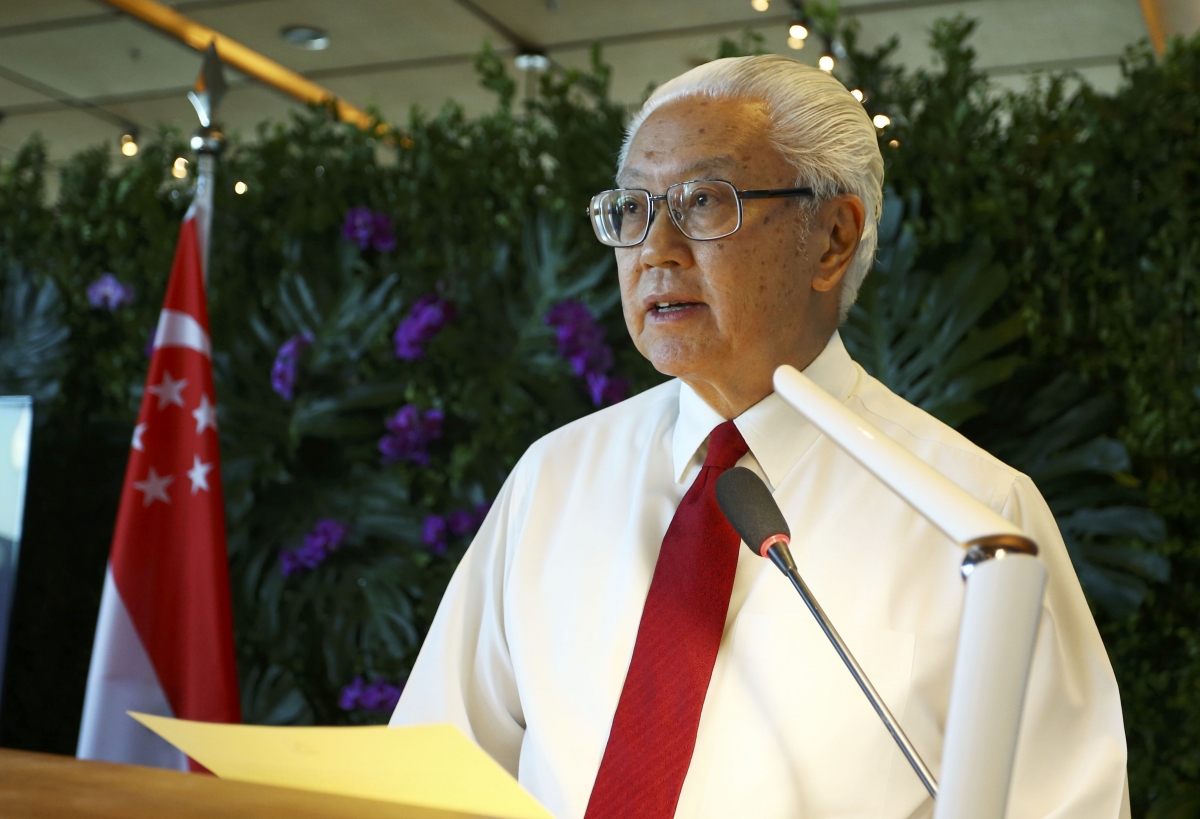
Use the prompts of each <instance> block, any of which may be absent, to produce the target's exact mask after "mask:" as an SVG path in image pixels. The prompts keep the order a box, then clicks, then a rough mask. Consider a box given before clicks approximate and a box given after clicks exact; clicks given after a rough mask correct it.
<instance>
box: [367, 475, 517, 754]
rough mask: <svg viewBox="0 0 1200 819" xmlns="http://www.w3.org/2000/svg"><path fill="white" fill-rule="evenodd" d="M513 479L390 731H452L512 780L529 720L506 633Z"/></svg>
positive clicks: (447, 601)
mask: <svg viewBox="0 0 1200 819" xmlns="http://www.w3.org/2000/svg"><path fill="white" fill-rule="evenodd" d="M516 473H517V471H516V470H514V472H513V474H512V475H510V476H509V479H508V481H506V482H505V484H504V487H503V488H502V489H501V490H500V494H499V496H497V498H496V501H495V502H494V503H493V504H492V508H491V510H490V511H489V512H488V514H487V517H486V519H485V520H484V522H483V524H482V525H481V526H480V528H479V532H478V533H477V534H476V535H475V539H474V540H473V541H472V543H471V545H470V547H469V548H468V549H467V552H466V554H465V555H464V556H463V559H462V561H461V562H460V563H459V565H458V568H457V569H456V570H455V572H454V576H453V577H452V578H451V580H450V584H449V585H448V586H447V587H446V593H445V595H443V597H442V602H441V604H440V605H439V606H438V610H437V614H436V615H435V616H434V618H433V624H432V625H431V626H430V628H429V634H428V635H426V637H425V642H424V644H423V645H422V646H421V652H420V654H419V655H418V656H417V661H416V663H415V664H414V665H413V670H412V674H411V675H409V678H408V682H407V683H406V684H405V686H404V693H403V694H402V695H401V697H400V702H399V703H398V704H397V705H396V710H395V711H394V712H393V713H392V718H391V721H390V723H389V724H390V725H391V726H392V727H397V726H401V725H426V724H430V723H446V722H448V723H451V724H453V725H455V726H457V727H458V728H459V729H460V730H461V731H462V732H463V733H464V734H466V735H467V737H469V738H470V739H471V740H473V741H474V742H475V743H477V744H478V745H479V746H480V747H481V748H483V750H485V751H486V752H487V753H488V754H489V755H490V756H491V757H492V758H493V759H495V760H496V761H497V762H499V763H500V765H502V766H503V767H504V768H505V769H506V770H507V771H508V772H509V773H510V774H512V775H513V776H514V777H515V776H516V775H517V763H518V760H519V758H520V753H521V741H522V738H523V737H524V734H525V717H524V714H523V713H522V711H521V702H520V697H519V696H518V692H517V684H516V679H515V677H514V674H513V665H512V658H511V656H510V654H509V650H508V642H507V639H506V636H505V628H504V625H505V624H504V594H503V590H504V583H505V576H506V571H505V569H506V555H507V552H508V549H507V545H508V535H509V527H510V521H511V520H512V504H513V483H514V480H515V475H516Z"/></svg>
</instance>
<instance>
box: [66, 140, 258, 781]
mask: <svg viewBox="0 0 1200 819" xmlns="http://www.w3.org/2000/svg"><path fill="white" fill-rule="evenodd" d="M202 159H206V160H208V162H211V161H212V160H211V158H209V157H203V158H202ZM206 176H207V174H204V173H202V174H201V185H200V190H199V191H198V192H197V196H196V200H195V201H194V202H193V204H192V207H191V209H190V210H189V211H188V214H187V216H186V217H185V219H184V222H183V225H182V227H181V228H180V230H179V244H178V246H177V247H176V249H175V262H174V264H173V265H172V266H171V281H170V283H169V284H168V286H167V295H166V299H165V300H164V302H163V309H162V313H161V314H160V316H159V321H158V330H157V332H156V333H155V337H154V352H153V355H152V357H151V360H150V373H149V375H148V377H147V378H146V392H145V394H144V395H143V396H142V406H141V411H140V412H139V413H138V423H137V427H136V429H135V430H134V433H133V442H132V444H131V449H130V451H129V464H128V466H127V467H126V470H125V484H124V488H123V490H122V493H121V506H120V511H119V512H118V515H117V527H116V531H115V533H114V534H113V543H112V551H111V553H110V555H109V564H108V572H107V574H106V575H105V580H104V596H103V599H102V601H101V603H100V618H99V620H98V622H97V624H96V640H95V643H94V646H93V648H92V662H91V669H90V671H89V673H88V683H87V694H86V696H85V698H84V705H83V720H82V723H81V725H80V731H79V746H78V750H77V756H79V757H80V758H81V759H103V760H108V761H110V762H128V763H134V764H140V765H154V766H158V767H163V768H176V769H180V770H187V769H188V760H187V757H185V756H184V755H183V753H181V752H180V751H178V750H176V749H175V748H173V747H172V746H170V745H169V744H167V743H166V742H165V741H163V740H162V739H160V738H159V737H157V736H156V735H154V734H153V733H151V732H150V731H149V730H148V729H146V728H144V727H142V726H141V725H140V724H138V723H137V722H135V721H134V720H133V719H131V718H130V717H129V716H127V715H126V713H125V712H126V711H141V712H144V713H150V714H159V715H163V716H171V717H179V718H182V719H193V720H205V721H209V722H240V721H241V708H240V705H239V700H238V684H237V670H236V666H235V659H234V649H233V622H232V613H231V609H230V600H229V563H228V558H227V555H226V550H225V512H224V504H223V498H222V494H221V471H220V465H219V459H218V453H217V414H216V407H215V404H214V401H215V396H214V393H213V378H212V360H211V347H210V343H209V335H208V307H207V304H206V300H205V295H204V279H205V277H204V264H205V258H206V256H207V254H206V253H205V252H204V250H205V245H206V244H207V242H206V240H207V233H208V231H207V226H208V213H209V210H210V207H211V205H210V203H211V201H212V200H211V193H210V190H211V189H210V188H209V186H208V185H207V184H205V183H207V182H208V179H207V178H205V177H206Z"/></svg>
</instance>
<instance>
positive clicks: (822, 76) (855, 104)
mask: <svg viewBox="0 0 1200 819" xmlns="http://www.w3.org/2000/svg"><path fill="white" fill-rule="evenodd" d="M688 97H707V98H709V99H730V98H733V99H744V100H752V101H757V102H761V103H763V104H765V105H766V107H767V111H768V115H769V117H770V123H771V133H770V134H769V138H770V140H771V142H772V144H773V145H774V146H775V147H776V149H778V151H779V152H780V153H781V154H782V155H783V157H784V159H786V160H787V162H788V163H789V164H790V165H791V166H792V167H793V168H795V169H796V175H797V184H798V185H800V186H808V187H811V188H812V189H813V191H814V192H815V193H816V195H817V198H818V199H820V198H824V197H829V196H835V195H837V194H840V193H853V194H856V195H857V196H858V197H859V198H860V199H861V200H862V201H863V205H864V206H865V207H866V211H867V214H866V216H867V218H866V222H865V224H864V226H863V232H862V239H861V241H860V242H859V245H858V251H857V252H856V253H855V256H854V258H853V259H852V260H851V262H850V267H849V269H848V270H847V271H846V277H845V280H844V282H843V284H842V292H841V301H840V312H841V318H842V319H845V317H846V315H847V313H849V312H850V308H851V306H853V304H854V300H855V299H856V298H857V297H858V289H859V287H861V286H862V283H863V280H864V279H866V277H867V273H868V272H870V270H871V265H872V263H873V262H874V259H875V245H876V241H877V239H878V223H879V216H880V210H881V209H882V208H881V206H882V204H883V155H882V154H881V153H880V152H879V142H878V140H877V138H876V136H875V126H874V125H873V124H872V123H871V118H870V117H869V116H867V112H866V109H865V108H864V107H863V105H862V103H861V102H859V101H858V100H856V99H855V98H854V97H853V96H852V95H851V94H850V92H849V91H847V90H846V87H845V86H844V85H842V84H841V82H839V81H838V80H837V79H836V78H834V77H833V76H832V75H830V74H828V73H826V72H824V71H821V70H820V69H818V68H813V67H812V66H810V65H806V64H804V63H802V62H799V61H797V60H793V59H791V58H789V57H782V56H779V55H776V54H767V55H762V56H755V57H729V58H726V59H721V60H713V61H712V62H709V63H705V64H704V65H701V66H698V67H697V68H693V69H692V70H691V71H688V72H687V73H685V74H681V75H679V76H678V77H676V78H675V79H673V80H671V81H670V82H668V83H666V84H664V85H661V86H659V87H658V88H657V89H656V90H655V91H654V93H653V94H651V95H650V98H649V99H648V100H646V103H645V104H644V105H643V106H642V108H641V110H640V111H638V113H637V115H636V116H634V118H633V120H632V122H630V124H629V128H628V129H627V130H626V132H625V143H624V145H622V146H621V154H620V157H619V159H618V161H617V168H618V173H620V170H621V169H623V168H624V167H625V159H626V157H627V156H628V154H629V145H630V143H631V142H632V141H633V137H634V135H635V134H636V133H637V131H638V128H640V127H641V125H642V123H643V122H645V121H646V118H647V117H648V116H650V115H651V114H652V113H654V112H655V111H656V110H658V109H659V108H661V107H662V106H664V105H666V104H668V103H671V102H675V101H676V100H680V99H685V98H688Z"/></svg>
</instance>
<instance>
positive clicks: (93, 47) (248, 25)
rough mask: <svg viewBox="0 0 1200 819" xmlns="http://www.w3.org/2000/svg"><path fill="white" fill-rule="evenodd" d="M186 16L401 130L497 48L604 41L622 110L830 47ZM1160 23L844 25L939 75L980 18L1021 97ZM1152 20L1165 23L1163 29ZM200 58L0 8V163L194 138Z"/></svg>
mask: <svg viewBox="0 0 1200 819" xmlns="http://www.w3.org/2000/svg"><path fill="white" fill-rule="evenodd" d="M170 5H172V6H173V7H174V8H175V9H176V10H178V11H179V12H180V13H182V14H184V15H186V16H187V17H190V18H192V19H193V20H196V21H197V22H200V23H202V24H204V25H207V26H210V27H211V28H213V29H215V30H217V31H219V32H221V33H222V34H225V35H227V36H229V37H232V38H233V39H235V40H238V41H240V42H241V43H243V44H245V45H247V46H249V47H250V48H252V49H255V50H257V51H259V52H260V53H262V54H264V55H266V56H267V57H270V58H271V59H273V60H276V61H278V62H279V63H282V64H283V65H284V66H286V67H288V68H291V69H293V70H295V71H298V72H300V73H302V74H304V75H305V76H307V77H308V78H309V79H311V80H313V81H314V82H317V83H319V84H321V85H323V86H324V87H326V88H327V89H329V90H330V91H331V92H333V93H334V94H336V95H338V96H340V97H342V98H344V99H346V100H348V101H349V102H351V103H354V104H356V105H358V106H360V107H366V106H368V105H374V106H377V107H378V108H379V109H380V110H381V111H382V112H383V114H384V116H385V117H386V118H388V119H391V120H393V121H403V120H404V119H405V118H406V117H407V113H408V111H409V109H410V108H411V107H412V106H414V105H416V106H420V107H421V108H423V109H426V110H436V109H437V108H438V107H440V106H441V105H442V104H443V103H444V102H446V101H447V100H451V99H453V100H457V101H458V102H459V103H461V104H463V105H464V106H465V107H466V109H467V110H468V112H474V113H478V112H481V111H484V110H486V109H488V108H489V107H490V106H491V105H492V104H493V98H492V96H491V95H490V94H489V93H488V92H486V91H484V90H483V89H481V88H480V87H479V85H478V82H477V80H476V77H475V73H474V70H473V68H472V64H471V59H472V56H473V55H474V54H475V53H476V52H477V51H478V50H479V48H480V47H481V45H482V44H483V43H484V41H485V40H490V41H491V42H492V43H493V44H494V46H495V47H496V48H497V50H499V51H501V52H502V53H505V54H509V55H514V54H515V53H516V52H517V51H518V49H521V48H524V49H537V50H541V51H543V52H544V53H546V54H547V55H548V56H549V57H550V58H551V60H553V61H554V63H556V64H558V65H560V66H566V67H571V66H584V65H586V64H587V61H588V50H589V46H590V44H591V43H592V42H600V43H602V44H603V47H604V56H605V59H606V61H608V62H610V63H611V64H612V65H613V67H614V74H613V93H614V96H615V98H616V99H618V100H620V101H622V102H625V103H629V104H636V103H637V102H639V101H640V100H641V99H642V97H643V95H644V93H645V90H646V88H647V86H649V85H650V84H652V83H661V82H663V81H665V80H667V79H669V78H671V77H673V76H675V75H676V74H679V73H681V72H682V71H685V70H687V69H688V68H690V67H692V66H694V65H696V64H698V63H699V62H702V61H704V60H706V59H708V58H711V57H712V56H713V55H714V54H715V53H716V50H717V44H718V42H719V41H720V39H721V38H722V37H733V38H737V37H739V36H740V35H741V33H742V32H743V31H745V30H746V29H751V30H753V31H756V32H758V33H760V34H761V35H762V36H763V37H764V38H765V44H766V46H767V48H769V49H770V50H772V51H777V52H780V53H788V54H793V55H798V56H800V57H801V58H802V59H808V60H811V61H813V62H815V61H816V58H817V57H818V56H819V50H820V49H819V48H818V47H816V45H815V44H812V43H813V41H812V40H810V46H809V47H808V48H806V49H804V50H803V51H800V52H795V51H792V50H790V49H789V48H788V46H787V42H786V40H787V24H788V22H790V20H789V16H790V15H789V13H788V10H789V6H788V4H787V2H785V0H772V2H771V7H770V8H769V9H768V10H767V11H766V12H762V13H760V12H756V11H754V10H753V9H752V8H751V6H750V2H749V0H339V1H338V2H336V3H334V2H330V1H329V0H182V1H181V2H176V3H171V4H170ZM1143 7H1146V8H1149V9H1150V12H1149V15H1150V18H1153V17H1154V16H1155V15H1156V14H1157V16H1158V18H1159V19H1158V21H1157V25H1160V26H1162V27H1163V28H1164V29H1165V30H1166V33H1168V34H1170V33H1173V32H1180V33H1190V32H1191V31H1194V30H1195V29H1196V27H1197V25H1200V0H1142V2H1141V4H1140V6H1139V3H1138V2H1137V0H843V2H842V10H843V14H844V15H853V16H854V17H856V18H857V19H858V20H859V21H860V23H861V26H862V39H863V40H864V42H865V44H867V45H871V44H874V43H879V42H882V41H884V40H886V39H887V38H888V37H890V36H892V35H898V36H899V38H900V43H901V47H900V50H899V53H898V58H899V59H900V60H901V61H902V62H904V63H905V64H907V65H910V66H915V65H922V64H927V63H928V62H929V53H928V49H927V48H926V40H927V37H928V31H929V29H930V26H931V24H932V23H933V21H934V20H935V19H937V18H939V17H948V16H953V15H956V14H960V13H961V14H965V15H968V16H970V17H974V18H977V19H978V20H979V21H980V23H979V28H978V30H977V32H976V35H975V38H974V45H975V48H976V50H977V52H978V61H979V65H980V66H981V67H983V68H984V69H986V70H987V71H988V72H989V74H990V75H991V76H992V77H993V78H994V79H995V80H996V81H997V82H998V83H1000V84H1004V85H1010V86H1012V85H1021V84H1023V83H1024V82H1025V81H1026V78H1027V75H1028V74H1029V73H1030V72H1031V71H1037V70H1047V69H1050V70H1053V69H1072V70H1076V71H1078V72H1079V73H1080V74H1082V75H1083V76H1084V77H1085V78H1086V79H1087V80H1088V81H1089V82H1091V83H1093V84H1094V85H1096V86H1099V87H1101V88H1105V89H1111V88H1114V87H1115V86H1116V84H1117V81H1118V79H1119V68H1118V60H1119V58H1120V56H1121V54H1122V52H1123V51H1124V49H1125V48H1126V47H1127V46H1128V45H1130V44H1132V43H1135V42H1137V41H1139V40H1142V39H1144V38H1146V37H1147V35H1148V33H1149V31H1150V29H1149V28H1148V24H1147V19H1148V17H1147V16H1146V15H1145V14H1144V13H1143ZM297 24H302V25H309V26H314V27H319V28H323V29H326V30H327V31H328V32H329V35H330V39H331V43H330V46H329V47H328V48H327V49H326V50H324V51H306V50H303V49H300V48H298V47H296V46H293V45H291V44H289V43H287V42H285V41H284V40H283V39H282V38H281V37H280V30H281V29H282V28H283V27H285V26H288V25H297ZM1150 25H1151V26H1153V25H1156V23H1155V22H1154V21H1153V20H1152V22H1151V24H1150ZM200 61H201V55H199V54H198V53H196V52H194V51H192V50H191V49H189V48H187V47H185V46H184V45H182V44H180V43H179V42H177V41H175V40H173V39H171V38H170V37H168V36H167V35H165V34H163V33H161V32H159V31H157V30H155V29H152V28H150V27H148V26H147V25H144V24H143V23H141V22H139V21H137V20H134V19H132V18H130V17H129V16H127V15H125V14H124V13H122V12H119V11H116V10H114V9H113V8H112V7H110V6H108V5H106V4H104V3H102V2H99V1H98V0H0V113H2V114H3V118H2V119H0V160H3V159H4V158H5V157H8V156H11V155H12V154H13V153H14V152H15V151H16V150H17V148H18V147H19V146H20V145H21V144H22V143H23V142H24V141H25V140H26V139H28V138H29V137H30V136H31V135H32V134H34V133H37V132H40V133H41V134H42V135H43V136H44V137H45V138H46V139H47V141H48V143H49V146H50V153H51V158H52V160H54V161H60V160H62V159H63V158H65V157H67V156H69V155H71V154H72V153H74V152H76V151H78V150H80V149H82V148H85V147H90V146H93V145H96V144H98V143H103V142H107V143H109V144H111V145H113V146H115V145H116V144H117V140H118V139H119V137H120V135H121V134H122V133H124V132H126V131H128V130H129V129H130V128H134V127H136V128H138V129H140V130H141V132H143V133H147V132H151V131H153V129H154V128H155V127H156V126H157V125H159V124H160V123H167V124H174V125H177V126H178V127H180V128H181V129H183V130H184V131H189V132H190V131H191V130H193V129H194V128H195V126H196V119H195V114H194V112H193V111H192V109H191V107H190V105H189V104H188V102H187V100H186V92H187V90H188V89H189V88H190V87H191V85H192V83H193V82H194V81H195V78H196V75H197V73H198V72H199V68H200ZM229 77H230V83H231V86H232V88H231V90H230V92H229V94H228V96H227V97H226V98H225V101H224V102H223V103H222V106H221V113H220V116H221V119H222V121H223V122H224V124H225V126H226V129H227V130H228V131H234V132H238V131H240V132H241V133H242V134H243V135H244V136H247V137H250V136H252V135H253V131H254V126H255V125H256V124H258V123H259V122H261V121H262V120H264V119H271V118H276V119H277V118H283V117H286V116H287V114H288V112H289V111H290V110H292V109H294V108H295V107H296V105H297V103H296V102H295V101H293V100H291V99H289V98H287V97H285V96H283V95H282V94H280V93H278V92H276V91H274V90H272V89H270V88H268V87H266V86H263V85H260V84H258V83H257V82H254V81H251V80H250V79H248V78H247V77H244V76H241V75H239V74H236V72H229Z"/></svg>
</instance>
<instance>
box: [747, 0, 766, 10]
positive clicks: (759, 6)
mask: <svg viewBox="0 0 1200 819" xmlns="http://www.w3.org/2000/svg"><path fill="white" fill-rule="evenodd" d="M750 8H752V9H754V10H755V11H766V10H767V9H769V8H771V0H750Z"/></svg>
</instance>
